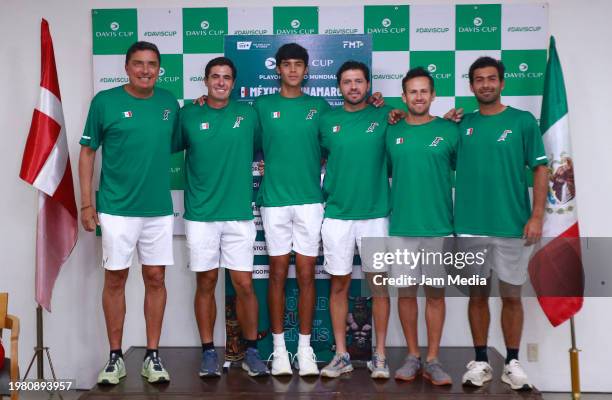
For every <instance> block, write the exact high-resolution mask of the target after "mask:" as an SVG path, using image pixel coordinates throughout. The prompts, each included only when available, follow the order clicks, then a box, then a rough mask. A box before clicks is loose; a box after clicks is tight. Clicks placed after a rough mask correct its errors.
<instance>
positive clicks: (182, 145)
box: [172, 107, 187, 153]
mask: <svg viewBox="0 0 612 400" xmlns="http://www.w3.org/2000/svg"><path fill="white" fill-rule="evenodd" d="M184 119H185V107H183V108H181V109H180V110H179V112H178V118H176V119H175V121H176V122H175V127H174V131H173V132H172V152H173V153H176V152H178V151H183V150H185V149H186V148H187V143H186V140H185V133H184V132H185V129H184V128H183V120H184Z"/></svg>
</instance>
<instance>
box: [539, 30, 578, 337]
mask: <svg viewBox="0 0 612 400" xmlns="http://www.w3.org/2000/svg"><path fill="white" fill-rule="evenodd" d="M540 130H541V131H542V138H543V140H544V146H545V148H546V154H547V155H548V160H549V169H550V171H551V178H550V181H549V188H548V198H547V204H546V214H545V217H544V227H543V231H542V237H543V239H542V247H541V248H540V249H539V250H538V251H537V252H536V254H535V255H534V256H533V258H532V259H531V261H530V263H529V275H530V277H531V283H532V284H533V287H534V289H535V290H536V293H537V294H538V301H539V302H540V305H541V306H542V310H543V311H544V314H546V316H547V317H548V320H549V321H550V323H551V324H552V325H553V326H557V325H559V324H561V323H563V322H565V321H566V320H567V319H569V318H570V317H572V316H573V315H574V314H576V313H577V312H578V311H579V310H580V308H582V302H583V293H584V274H583V269H582V258H581V252H580V233H579V231H578V217H577V215H576V185H575V183H574V168H573V161H572V150H571V145H570V135H569V125H568V108H567V97H566V94H565V83H564V82H563V72H562V70H561V64H560V62H559V56H558V55H557V49H556V48H555V39H554V37H551V38H550V48H549V53H548V64H547V66H546V76H545V79H544V96H543V99H542V114H541V117H540Z"/></svg>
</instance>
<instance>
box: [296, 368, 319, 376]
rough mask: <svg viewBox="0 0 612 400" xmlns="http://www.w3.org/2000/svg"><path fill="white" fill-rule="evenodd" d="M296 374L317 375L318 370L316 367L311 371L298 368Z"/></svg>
mask: <svg viewBox="0 0 612 400" xmlns="http://www.w3.org/2000/svg"><path fill="white" fill-rule="evenodd" d="M298 374H299V375H300V376H319V374H320V372H319V370H318V369H316V370H314V369H313V370H312V371H304V372H303V371H302V370H301V369H300V370H298Z"/></svg>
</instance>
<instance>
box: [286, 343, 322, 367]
mask: <svg viewBox="0 0 612 400" xmlns="http://www.w3.org/2000/svg"><path fill="white" fill-rule="evenodd" d="M307 351H308V355H309V356H310V357H312V361H314V363H315V364H316V363H317V355H316V354H315V353H314V351H313V350H312V347H309V348H308V350H307ZM299 352H300V351H299V349H298V351H297V352H296V353H295V354H294V355H293V357H292V358H291V364H292V365H295V359H296V358H297V356H298V353H299ZM289 354H291V353H289ZM298 366H299V365H298Z"/></svg>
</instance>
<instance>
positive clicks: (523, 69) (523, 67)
mask: <svg viewBox="0 0 612 400" xmlns="http://www.w3.org/2000/svg"><path fill="white" fill-rule="evenodd" d="M528 69H529V65H527V63H521V64H520V65H519V71H521V72H527V70H528Z"/></svg>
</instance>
